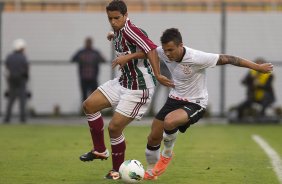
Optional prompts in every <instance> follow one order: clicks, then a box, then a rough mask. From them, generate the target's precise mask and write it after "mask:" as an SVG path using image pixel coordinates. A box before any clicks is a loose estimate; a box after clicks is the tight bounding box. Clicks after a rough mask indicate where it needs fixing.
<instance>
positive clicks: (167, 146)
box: [162, 131, 178, 158]
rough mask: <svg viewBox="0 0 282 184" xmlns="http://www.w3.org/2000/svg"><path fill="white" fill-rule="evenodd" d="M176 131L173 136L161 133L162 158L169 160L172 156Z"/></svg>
mask: <svg viewBox="0 0 282 184" xmlns="http://www.w3.org/2000/svg"><path fill="white" fill-rule="evenodd" d="M177 134H178V131H177V132H175V133H173V134H167V133H165V132H164V133H163V141H164V149H163V151H162V156H164V157H166V158H169V157H171V156H172V150H173V147H174V144H175V141H176V137H177Z"/></svg>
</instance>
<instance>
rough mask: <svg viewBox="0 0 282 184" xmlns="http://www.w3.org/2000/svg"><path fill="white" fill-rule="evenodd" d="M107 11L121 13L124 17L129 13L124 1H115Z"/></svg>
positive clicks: (109, 5)
mask: <svg viewBox="0 0 282 184" xmlns="http://www.w3.org/2000/svg"><path fill="white" fill-rule="evenodd" d="M106 10H107V11H119V12H120V13H121V14H122V15H125V14H126V13H127V6H126V4H125V2H124V1H122V0H113V1H111V2H110V3H109V4H108V6H107V7H106Z"/></svg>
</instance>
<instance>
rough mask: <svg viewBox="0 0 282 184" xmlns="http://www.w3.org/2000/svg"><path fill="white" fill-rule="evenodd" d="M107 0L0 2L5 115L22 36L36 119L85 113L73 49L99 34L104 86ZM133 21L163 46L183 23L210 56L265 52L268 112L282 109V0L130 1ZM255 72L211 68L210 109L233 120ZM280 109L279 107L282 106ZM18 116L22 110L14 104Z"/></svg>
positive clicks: (191, 40)
mask: <svg viewBox="0 0 282 184" xmlns="http://www.w3.org/2000/svg"><path fill="white" fill-rule="evenodd" d="M107 3H108V1H104V0H103V1H102V0H2V1H0V58H1V65H0V66H1V69H0V72H1V73H0V76H1V83H0V95H1V96H0V113H1V115H3V114H4V113H5V107H6V103H7V99H6V98H5V95H4V94H5V90H6V89H7V83H6V80H5V75H6V71H5V67H4V61H5V58H6V57H7V55H8V54H9V53H10V52H11V51H12V49H13V48H12V43H13V41H14V40H15V39H18V38H22V39H24V40H25V41H26V43H27V46H26V50H25V53H26V56H27V58H28V61H29V62H30V77H29V82H28V88H29V91H30V92H31V93H32V95H31V98H30V99H29V100H28V104H27V106H28V111H29V116H54V115H56V116H73V115H80V113H81V94H80V86H79V78H78V72H77V66H76V64H74V63H71V62H70V61H71V58H72V56H73V54H74V53H75V52H76V51H77V50H78V49H79V48H81V47H83V45H84V40H85V38H86V37H92V38H93V45H94V48H96V49H98V50H99V51H100V52H101V54H102V55H103V57H104V58H105V59H106V63H102V64H101V65H100V73H99V83H100V84H102V83H103V82H105V81H107V80H109V79H111V78H113V77H114V76H115V73H116V72H115V71H112V69H111V64H110V63H111V61H112V59H113V48H112V44H111V42H109V41H107V39H106V35H107V33H108V32H109V31H111V27H110V25H109V23H108V20H107V15H106V12H105V7H106V5H107ZM126 3H127V5H128V12H129V17H130V18H131V19H132V21H133V23H135V24H136V25H138V26H140V27H141V28H143V29H144V30H146V31H147V33H148V34H149V36H150V38H151V39H152V40H153V41H154V42H155V43H157V44H159V43H160V41H159V38H160V35H161V33H162V32H163V31H164V30H165V29H167V28H170V27H176V28H178V29H179V30H180V32H181V33H182V36H183V41H184V44H185V45H187V46H189V47H191V48H194V49H198V50H202V51H205V52H211V53H226V54H230V55H235V56H240V57H243V58H247V59H250V60H255V59H256V58H258V57H263V58H264V59H265V60H266V61H268V62H272V63H273V64H274V65H275V68H274V72H273V74H274V81H273V87H274V91H275V94H276V101H275V102H274V103H273V104H272V107H271V108H269V109H268V112H267V113H269V114H270V115H271V114H275V113H276V114H277V113H279V112H277V111H279V108H280V107H281V105H282V96H281V93H282V82H281V81H282V0H244V1H242V0H241V1H239V0H226V1H220V0H126ZM247 72H248V70H247V69H242V68H238V67H232V66H223V67H215V68H212V69H208V70H207V75H208V90H209V113H208V115H209V116H211V117H227V116H228V115H229V114H228V113H229V111H230V109H232V108H233V107H234V106H236V105H238V104H239V103H240V102H241V101H244V99H245V98H246V89H245V87H244V86H243V85H242V84H241V80H242V78H244V76H245V75H246V73H247ZM156 98H158V99H157V100H155V101H154V102H155V104H154V109H153V113H154V112H157V111H158V110H159V108H160V107H161V106H162V105H163V103H164V102H165V100H166V89H165V88H161V90H160V91H159V92H158V95H157V96H156ZM277 109H278V110H277ZM14 113H15V114H17V113H18V108H17V107H14Z"/></svg>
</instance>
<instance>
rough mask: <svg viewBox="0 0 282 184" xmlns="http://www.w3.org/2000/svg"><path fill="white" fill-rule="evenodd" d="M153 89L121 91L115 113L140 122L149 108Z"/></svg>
mask: <svg viewBox="0 0 282 184" xmlns="http://www.w3.org/2000/svg"><path fill="white" fill-rule="evenodd" d="M153 93H154V88H150V89H144V90H130V89H125V88H124V89H123V92H122V95H121V96H120V101H119V103H118V105H117V108H116V112H119V113H120V114H122V115H124V116H127V117H131V118H134V119H137V120H140V119H141V118H142V117H143V115H144V114H145V112H146V111H147V109H148V108H149V106H150V103H151V100H152V96H153Z"/></svg>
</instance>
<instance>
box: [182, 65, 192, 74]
mask: <svg viewBox="0 0 282 184" xmlns="http://www.w3.org/2000/svg"><path fill="white" fill-rule="evenodd" d="M182 70H183V73H185V74H187V75H188V74H191V73H192V68H191V67H190V66H189V65H188V64H182Z"/></svg>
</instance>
